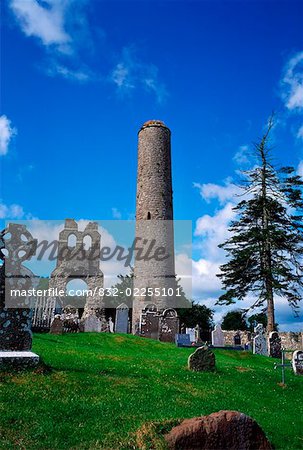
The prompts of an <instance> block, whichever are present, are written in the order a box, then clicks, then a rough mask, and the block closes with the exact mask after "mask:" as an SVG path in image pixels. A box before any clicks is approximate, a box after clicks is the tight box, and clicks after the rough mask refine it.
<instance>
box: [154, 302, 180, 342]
mask: <svg viewBox="0 0 303 450" xmlns="http://www.w3.org/2000/svg"><path fill="white" fill-rule="evenodd" d="M178 330H179V317H178V315H177V311H176V310H175V309H173V308H168V309H165V310H164V311H163V314H161V315H160V318H159V340H160V341H162V342H174V337H175V335H176V333H177V331H178Z"/></svg>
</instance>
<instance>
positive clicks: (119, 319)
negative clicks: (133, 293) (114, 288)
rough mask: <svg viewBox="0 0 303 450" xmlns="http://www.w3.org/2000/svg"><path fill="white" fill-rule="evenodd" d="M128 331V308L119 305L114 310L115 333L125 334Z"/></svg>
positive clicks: (124, 305)
mask: <svg viewBox="0 0 303 450" xmlns="http://www.w3.org/2000/svg"><path fill="white" fill-rule="evenodd" d="M127 331H128V306H127V305H126V304H125V303H121V305H119V306H118V307H117V309H116V320H115V332H116V333H127Z"/></svg>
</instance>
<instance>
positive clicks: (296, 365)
mask: <svg viewBox="0 0 303 450" xmlns="http://www.w3.org/2000/svg"><path fill="white" fill-rule="evenodd" d="M292 368H293V371H294V373H295V374H296V375H303V351H302V350H296V351H295V352H294V353H293V355H292Z"/></svg>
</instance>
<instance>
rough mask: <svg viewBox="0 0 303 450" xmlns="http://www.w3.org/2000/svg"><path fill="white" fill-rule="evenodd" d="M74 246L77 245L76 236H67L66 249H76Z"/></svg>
mask: <svg viewBox="0 0 303 450" xmlns="http://www.w3.org/2000/svg"><path fill="white" fill-rule="evenodd" d="M76 244H77V237H76V235H75V234H70V235H69V236H68V239H67V245H68V247H71V248H72V247H76Z"/></svg>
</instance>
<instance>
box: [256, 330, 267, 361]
mask: <svg viewBox="0 0 303 450" xmlns="http://www.w3.org/2000/svg"><path fill="white" fill-rule="evenodd" d="M254 332H255V333H256V335H255V337H254V338H253V353H254V354H256V355H267V345H266V337H265V331H264V327H263V325H262V324H261V323H258V324H257V326H256V327H255V328H254Z"/></svg>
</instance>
